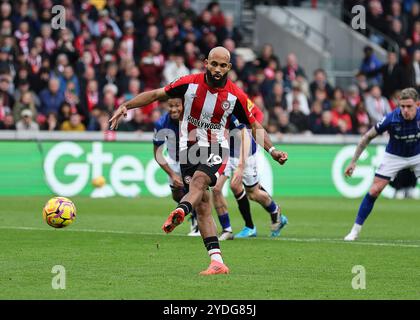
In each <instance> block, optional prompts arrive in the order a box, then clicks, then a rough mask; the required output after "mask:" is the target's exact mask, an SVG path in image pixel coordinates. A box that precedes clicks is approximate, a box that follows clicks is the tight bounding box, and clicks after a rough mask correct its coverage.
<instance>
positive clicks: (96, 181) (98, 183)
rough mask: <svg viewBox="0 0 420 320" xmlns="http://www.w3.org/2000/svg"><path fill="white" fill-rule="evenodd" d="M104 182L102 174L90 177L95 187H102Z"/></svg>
mask: <svg viewBox="0 0 420 320" xmlns="http://www.w3.org/2000/svg"><path fill="white" fill-rule="evenodd" d="M105 184H106V180H105V177H104V176H99V177H96V178H93V179H92V185H93V186H94V187H95V188H102V187H103V186H104V185H105Z"/></svg>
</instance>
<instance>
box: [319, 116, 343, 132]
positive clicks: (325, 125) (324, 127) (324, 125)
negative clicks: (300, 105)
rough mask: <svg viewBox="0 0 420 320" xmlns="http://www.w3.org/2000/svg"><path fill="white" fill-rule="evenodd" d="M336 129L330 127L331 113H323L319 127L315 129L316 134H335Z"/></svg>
mask: <svg viewBox="0 0 420 320" xmlns="http://www.w3.org/2000/svg"><path fill="white" fill-rule="evenodd" d="M338 132H339V131H338V128H337V127H335V126H333V125H332V114H331V111H324V112H323V113H322V117H321V125H320V126H319V128H317V131H316V132H315V133H317V134H337V133H338Z"/></svg>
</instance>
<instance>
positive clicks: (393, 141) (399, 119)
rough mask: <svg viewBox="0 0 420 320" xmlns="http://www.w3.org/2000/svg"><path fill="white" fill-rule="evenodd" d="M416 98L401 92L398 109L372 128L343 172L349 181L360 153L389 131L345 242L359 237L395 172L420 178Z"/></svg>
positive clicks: (412, 92)
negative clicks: (382, 154) (366, 191)
mask: <svg viewBox="0 0 420 320" xmlns="http://www.w3.org/2000/svg"><path fill="white" fill-rule="evenodd" d="M418 100H419V95H418V92H417V90H416V89H414V88H407V89H404V90H403V91H401V94H400V97H399V106H398V108H396V109H395V110H394V111H393V112H391V113H389V114H387V115H386V116H385V117H384V118H383V119H382V121H380V122H378V123H377V124H376V125H375V126H374V127H373V128H371V129H370V130H369V131H368V132H367V133H365V135H364V136H363V137H362V139H361V140H360V142H359V144H358V146H357V148H356V151H355V153H354V155H353V159H352V160H351V163H350V164H349V165H348V166H347V168H346V170H345V175H346V176H348V177H350V176H351V175H352V174H353V172H354V169H355V167H356V162H357V160H358V159H359V157H360V155H361V154H362V152H363V150H365V148H366V147H367V146H368V144H369V142H370V141H372V139H374V138H375V137H376V136H378V135H379V134H382V133H384V132H385V131H388V133H389V142H388V144H387V146H386V151H385V156H384V159H383V160H382V163H381V165H380V166H379V168H378V169H377V171H376V174H375V178H374V180H373V184H372V186H371V188H370V190H369V192H368V193H367V194H366V196H365V197H364V199H363V201H362V203H361V205H360V208H359V212H358V214H357V217H356V221H355V223H354V225H353V228H352V229H351V231H350V233H349V234H348V235H347V236H346V237H345V238H344V240H345V241H354V240H356V239H357V238H358V237H359V234H360V231H361V229H362V226H363V224H364V222H365V220H366V219H367V217H368V216H369V214H370V212H371V211H372V209H373V205H374V204H375V201H376V199H377V198H378V197H379V195H380V194H381V192H382V190H383V189H384V188H385V187H386V186H387V185H388V183H389V182H390V180H393V179H394V178H395V176H396V175H397V173H398V171H400V170H402V169H405V168H409V169H411V170H413V171H414V173H415V175H416V177H417V178H418V177H420V108H419V106H418V105H419V103H418Z"/></svg>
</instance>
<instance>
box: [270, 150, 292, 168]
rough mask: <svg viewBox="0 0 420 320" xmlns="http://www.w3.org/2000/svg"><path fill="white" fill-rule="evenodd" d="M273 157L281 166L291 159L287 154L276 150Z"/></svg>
mask: <svg viewBox="0 0 420 320" xmlns="http://www.w3.org/2000/svg"><path fill="white" fill-rule="evenodd" d="M271 157H272V158H273V159H274V160H276V161H277V162H278V163H280V164H281V165H283V164H285V163H286V161H287V159H288V158H289V156H288V154H287V152H284V151H280V150H274V151H273V152H272V153H271Z"/></svg>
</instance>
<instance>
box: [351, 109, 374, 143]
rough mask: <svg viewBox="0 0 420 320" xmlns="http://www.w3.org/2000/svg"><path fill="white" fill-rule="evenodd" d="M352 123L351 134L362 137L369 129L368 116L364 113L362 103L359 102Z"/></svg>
mask: <svg viewBox="0 0 420 320" xmlns="http://www.w3.org/2000/svg"><path fill="white" fill-rule="evenodd" d="M352 122H353V128H354V129H353V133H355V134H359V135H363V134H365V133H366V132H367V131H368V130H369V127H370V119H369V114H368V113H367V111H366V107H365V104H364V102H363V101H360V102H359V103H358V104H357V105H356V107H355V109H354V113H353V117H352Z"/></svg>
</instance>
